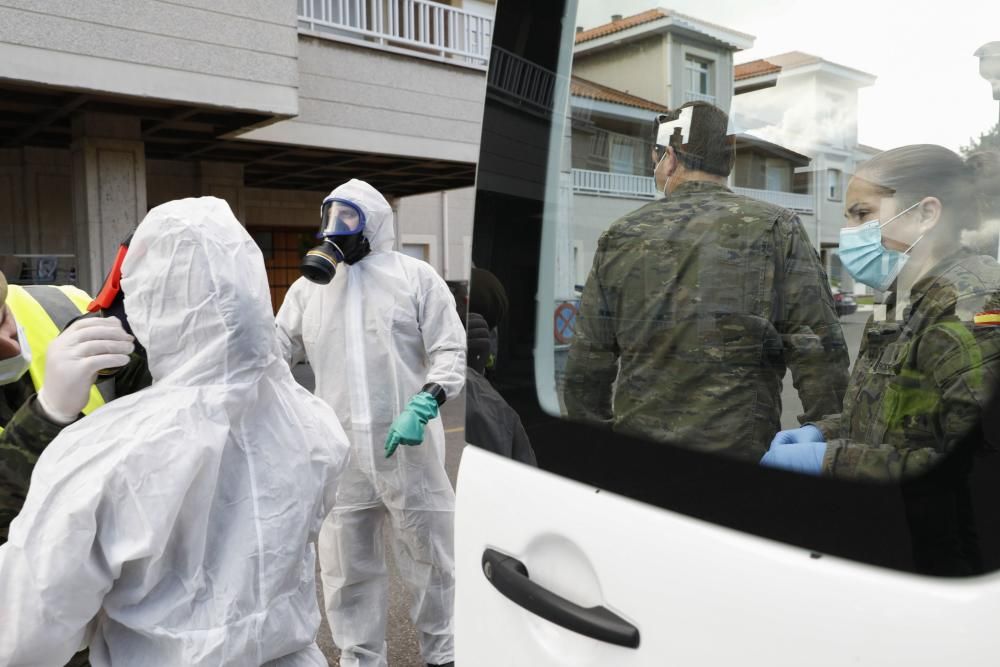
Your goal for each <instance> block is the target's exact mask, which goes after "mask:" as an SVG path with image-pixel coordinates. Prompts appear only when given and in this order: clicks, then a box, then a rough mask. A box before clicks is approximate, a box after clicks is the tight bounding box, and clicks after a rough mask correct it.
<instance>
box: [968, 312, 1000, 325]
mask: <svg viewBox="0 0 1000 667" xmlns="http://www.w3.org/2000/svg"><path fill="white" fill-rule="evenodd" d="M972 322H973V324H975V325H976V326H977V327H1000V310H984V311H983V312H981V313H976V314H975V315H974V316H973V318H972Z"/></svg>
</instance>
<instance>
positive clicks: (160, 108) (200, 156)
mask: <svg viewBox="0 0 1000 667" xmlns="http://www.w3.org/2000/svg"><path fill="white" fill-rule="evenodd" d="M81 112H84V113H86V112H94V113H104V114H113V115H119V116H125V117H130V118H138V119H139V121H140V127H141V134H140V136H139V137H137V140H140V141H142V142H143V144H144V147H145V156H146V158H147V159H150V160H177V161H208V162H230V163H235V164H240V165H242V166H243V174H244V185H245V186H246V187H262V188H277V189H292V190H327V189H330V188H332V187H333V186H334V185H338V184H340V183H342V182H344V181H346V180H349V179H351V178H360V179H363V180H366V181H368V182H369V183H371V184H372V185H373V186H374V187H376V188H377V189H379V190H380V191H381V192H382V193H383V194H385V195H386V196H389V197H402V196H408V195H413V194H421V193H425V192H434V191H438V190H447V189H453V188H460V187H467V186H471V185H473V184H474V183H475V172H476V164H475V162H476V160H475V156H474V155H472V154H471V152H470V151H469V149H468V148H463V150H461V151H459V150H457V149H456V150H455V151H452V153H451V154H449V153H448V152H442V153H441V155H440V156H435V157H427V156H426V154H424V155H406V154H401V153H400V152H398V151H394V150H393V146H392V145H391V144H387V145H385V146H381V147H376V148H377V150H370V149H365V148H363V147H360V146H350V147H344V146H340V147H329V146H324V145H317V143H316V142H309V141H308V139H309V135H305V136H304V137H302V141H301V143H296V142H295V141H291V142H284V143H279V142H274V141H267V140H260V139H255V140H248V139H246V138H243V137H241V135H242V134H244V133H247V132H249V131H251V130H253V131H265V130H267V126H268V125H269V124H271V123H274V122H275V121H276V120H280V119H276V118H275V117H274V116H270V115H267V114H261V113H251V112H246V111H234V110H231V109H220V108H214V107H207V106H198V105H184V104H178V103H173V102H165V101H158V100H150V99H148V98H143V97H129V96H123V95H111V94H99V93H93V92H89V91H83V90H74V89H68V88H56V87H52V86H40V85H24V84H19V83H10V82H6V81H3V80H0V137H3V138H2V139H0V148H22V147H28V146H34V147H43V148H57V149H69V148H70V147H71V144H72V142H73V138H74V137H73V131H72V117H73V116H74V115H75V114H77V113H81ZM439 152H441V151H439Z"/></svg>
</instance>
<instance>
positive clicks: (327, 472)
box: [0, 197, 349, 667]
mask: <svg viewBox="0 0 1000 667" xmlns="http://www.w3.org/2000/svg"><path fill="white" fill-rule="evenodd" d="M123 274H124V279H123V280H122V289H123V291H124V293H125V311H126V313H127V315H128V318H129V322H130V324H131V326H132V329H133V331H134V332H135V336H136V338H137V339H138V341H139V342H140V343H142V345H144V346H145V348H146V350H147V353H148V357H149V370H150V372H151V373H152V376H153V385H152V386H151V387H149V388H147V389H144V390H143V391H140V392H138V393H136V394H132V395H130V396H126V397H123V398H121V399H119V400H116V401H114V402H112V403H109V404H108V405H107V406H105V407H102V408H101V409H100V410H98V411H96V412H94V413H93V414H92V415H91V416H89V417H87V418H85V419H82V420H81V421H79V422H77V423H76V424H74V425H72V426H70V427H69V428H67V429H65V430H64V431H63V432H62V433H61V434H60V435H59V436H58V437H57V438H56V439H55V440H54V441H53V442H52V443H51V444H50V445H49V447H48V448H47V449H45V451H44V453H43V454H42V455H41V457H40V458H39V460H38V464H37V466H36V467H35V470H34V475H33V477H32V480H31V487H30V490H29V492H28V496H27V499H26V502H25V504H24V508H23V510H22V511H21V513H20V515H19V516H18V517H17V518H16V519H15V520H14V522H13V523H12V525H11V528H10V541H9V542H7V543H6V544H5V545H3V546H0V618H2V620H0V665H62V664H64V663H65V662H66V661H67V659H69V658H70V656H72V655H73V653H74V652H75V651H77V650H78V649H80V648H81V646H82V645H83V644H84V642H85V641H86V642H88V643H89V645H90V661H91V663H92V664H93V665H94V666H95V667H101V666H104V665H110V664H114V665H185V666H186V667H190V666H191V665H211V666H212V667H217V666H218V665H247V666H250V665H253V666H255V667H256V666H257V665H261V664H269V665H272V664H273V665H295V666H298V665H317V666H318V665H326V664H327V662H326V660H325V659H324V658H323V655H322V653H320V651H319V649H318V648H317V646H316V644H315V641H314V640H315V636H316V632H317V630H318V629H319V623H320V615H319V606H318V604H317V599H316V598H317V596H316V584H315V552H314V548H313V545H312V544H311V540H312V539H313V538H314V537H315V536H316V535H317V532H318V530H319V527H320V525H321V523H322V520H323V517H324V516H325V515H326V510H327V509H328V508H329V507H330V505H331V504H332V502H333V499H334V497H335V494H336V479H337V476H338V474H339V472H340V471H341V470H342V469H343V467H344V465H345V464H346V461H347V458H348V454H349V445H348V442H347V438H346V435H345V434H344V431H343V429H342V428H341V427H340V424H339V423H338V421H337V419H336V417H335V416H334V414H333V412H332V411H331V410H330V408H329V406H326V405H324V404H323V403H322V401H320V400H319V399H317V398H315V397H314V396H312V395H311V394H309V393H308V392H307V391H306V390H305V389H303V388H301V387H300V386H298V384H297V383H296V382H295V380H294V379H293V378H292V374H291V373H290V372H289V369H288V365H287V363H286V362H285V360H284V359H283V358H282V357H281V354H280V350H279V346H278V342H277V340H276V337H275V333H274V318H273V315H272V313H271V300H270V296H269V290H268V284H267V276H266V273H265V270H264V263H263V260H262V258H261V253H260V250H259V249H258V248H257V246H256V245H255V244H254V242H253V240H252V239H251V238H250V236H249V235H248V234H247V233H246V230H244V229H243V227H242V226H241V225H240V224H239V222H238V221H237V220H236V218H235V217H234V216H233V214H232V212H231V211H230V210H229V206H228V205H227V204H226V203H225V202H224V201H223V200H221V199H215V198H214V197H204V198H200V199H184V200H181V201H174V202H169V203H166V204H163V205H162V206H158V207H156V208H154V209H153V210H152V211H150V212H149V214H148V215H147V216H146V218H145V220H144V221H143V222H142V224H140V225H139V228H138V230H137V231H136V233H135V236H134V237H133V239H132V244H131V247H130V249H129V251H128V256H127V258H126V260H125V264H124V267H123Z"/></svg>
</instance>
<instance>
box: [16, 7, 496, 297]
mask: <svg viewBox="0 0 1000 667" xmlns="http://www.w3.org/2000/svg"><path fill="white" fill-rule="evenodd" d="M492 11H493V4H492V3H489V2H473V1H472V0H466V1H465V2H462V1H461V0H455V1H454V2H452V3H451V4H448V3H441V2H432V1H430V0H416V1H415V2H413V3H402V4H400V3H394V2H389V1H387V0H362V1H360V2H355V3H341V2H337V1H336V0H299V1H298V2H296V1H295V0H254V1H251V2H242V1H236V0H213V1H212V2H208V1H207V0H179V1H172V2H161V1H159V0H136V1H131V0H110V1H100V2H98V1H97V0H81V1H80V2H73V3H45V2H38V1H37V0H2V1H0V61H2V62H3V63H4V67H3V68H2V70H0V257H2V258H3V259H2V260H0V261H2V262H3V265H2V266H3V268H4V269H5V272H7V273H8V274H9V275H11V274H12V278H13V279H14V280H17V279H19V278H20V279H22V280H24V281H31V280H38V281H40V282H75V283H77V284H79V285H80V286H81V287H83V288H84V289H88V290H93V289H95V288H96V287H97V286H99V284H100V283H101V281H102V280H103V276H104V272H105V271H106V270H107V268H108V267H109V266H110V262H111V259H112V258H113V256H114V252H115V250H116V248H117V245H118V243H119V242H120V241H121V240H122V239H123V238H124V236H125V235H126V234H127V233H128V232H129V231H130V230H131V229H132V228H133V227H134V226H135V225H136V224H137V223H138V222H139V221H140V220H141V219H142V218H143V216H144V215H145V213H146V211H147V210H148V209H149V208H152V207H153V206H155V205H157V204H159V203H162V202H164V201H167V200H170V199H175V198H179V197H187V196H200V195H215V196H219V197H222V198H224V199H226V200H227V201H228V202H229V204H230V206H231V207H232V209H233V211H234V213H235V214H236V216H237V217H238V218H239V219H240V220H241V221H242V222H243V223H244V224H246V225H247V227H248V229H249V231H250V232H251V234H252V235H253V236H254V238H255V239H257V240H258V243H259V244H260V245H261V247H262V249H263V251H264V254H265V257H266V258H267V262H268V269H269V277H270V279H271V283H272V300H273V301H274V305H275V307H277V306H278V304H279V303H280V301H281V298H282V297H283V295H284V291H285V289H286V288H287V286H288V285H289V284H290V283H291V281H292V280H294V279H295V277H297V275H298V262H299V259H300V258H301V252H300V250H301V248H302V245H303V244H304V243H307V242H308V241H309V240H311V239H312V237H313V234H312V232H313V231H314V230H315V229H316V227H317V224H318V213H319V205H320V202H321V201H322V198H323V197H324V196H325V195H326V194H327V193H328V192H329V191H330V190H331V189H332V188H333V187H335V186H336V185H338V184H340V183H342V182H345V181H346V180H348V179H350V178H362V179H365V180H367V181H369V182H371V183H372V185H374V186H375V187H377V188H378V189H379V190H381V191H382V192H383V193H384V194H385V195H386V196H387V198H388V199H389V200H390V202H391V203H392V204H393V207H394V209H395V210H396V213H397V220H396V222H397V226H398V231H399V233H398V235H397V236H398V237H399V241H400V247H401V249H402V250H404V251H407V252H410V253H411V254H416V255H418V256H423V257H424V258H425V259H427V260H428V261H432V263H434V262H436V264H435V266H436V268H438V270H439V271H440V272H441V273H442V274H444V275H446V276H448V275H457V276H459V277H461V275H462V274H463V272H465V271H467V268H466V266H467V264H468V262H467V261H463V259H462V252H463V251H464V250H465V248H467V247H468V243H469V242H468V240H467V239H468V238H470V237H471V225H472V211H471V208H472V207H471V203H470V200H471V198H472V194H473V190H472V185H473V183H474V178H475V163H476V160H477V157H478V151H479V140H480V132H481V130H480V127H481V117H482V109H483V98H484V94H485V79H486V66H487V63H488V56H489V48H490V37H491V35H492ZM443 193H447V194H443ZM443 224H444V225H447V226H448V228H449V231H450V230H451V228H454V229H455V230H457V231H455V233H450V234H447V235H445V234H443V233H442V231H443V229H444V228H443V227H442V225H443ZM432 234H437V235H439V238H437V239H436V240H435V241H434V242H430V241H428V240H427V237H428V236H429V235H432ZM443 237H446V238H447V245H446V246H445V247H442V246H441V242H442V241H441V238H443ZM466 254H467V253H466Z"/></svg>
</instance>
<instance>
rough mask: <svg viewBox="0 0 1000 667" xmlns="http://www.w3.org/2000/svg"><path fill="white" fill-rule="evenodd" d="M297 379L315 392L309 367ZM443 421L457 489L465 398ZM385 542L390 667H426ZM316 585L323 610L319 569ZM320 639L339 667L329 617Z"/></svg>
mask: <svg viewBox="0 0 1000 667" xmlns="http://www.w3.org/2000/svg"><path fill="white" fill-rule="evenodd" d="M294 375H295V377H296V379H298V380H299V382H300V383H301V384H302V385H303V386H305V387H306V388H307V389H309V390H310V391H312V389H313V379H312V372H311V371H310V369H309V367H308V366H306V365H301V366H297V367H296V368H295V371H294ZM441 419H442V420H443V421H444V431H445V468H446V469H447V470H448V477H449V478H450V479H451V483H452V486H454V485H455V477H456V476H457V475H458V462H459V459H460V458H461V456H462V449H463V448H464V447H465V397H464V396H459V397H458V398H457V399H455V400H453V401H448V402H447V403H445V404H444V405H443V406H442V407H441ZM383 539H384V540H386V543H385V550H386V557H387V560H388V561H389V625H388V631H387V633H386V640H387V642H388V644H389V664H390V665H392V667H423V666H424V664H425V663H424V661H423V660H422V659H421V658H420V648H419V645H418V643H417V632H416V630H415V629H414V628H413V624H412V623H411V622H410V618H409V607H410V603H409V594H408V593H407V592H406V589H405V588H404V587H403V582H402V580H401V579H400V578H399V572H398V571H397V569H396V564H395V563H394V562H393V559H392V548H391V546H390V545H389V542H388V533H386V534H384V535H383ZM316 583H317V588H318V595H319V600H320V608H321V609H322V608H323V589H322V585H321V584H320V583H319V570H318V569H317V571H316ZM316 639H317V642H318V643H319V647H320V650H322V651H323V655H325V656H326V657H327V659H328V660H329V661H330V664H331V665H337V664H339V660H340V651H338V650H337V647H336V646H335V645H334V643H333V638H332V637H331V636H330V626H329V625H327V622H326V614H325V613H324V614H323V623H322V625H321V626H320V629H319V636H318V637H317V638H316Z"/></svg>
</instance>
